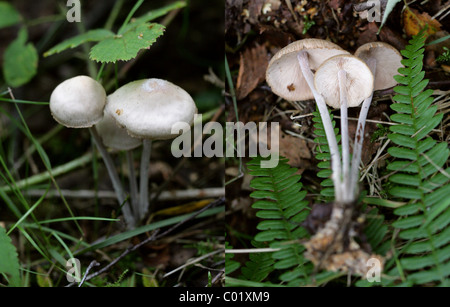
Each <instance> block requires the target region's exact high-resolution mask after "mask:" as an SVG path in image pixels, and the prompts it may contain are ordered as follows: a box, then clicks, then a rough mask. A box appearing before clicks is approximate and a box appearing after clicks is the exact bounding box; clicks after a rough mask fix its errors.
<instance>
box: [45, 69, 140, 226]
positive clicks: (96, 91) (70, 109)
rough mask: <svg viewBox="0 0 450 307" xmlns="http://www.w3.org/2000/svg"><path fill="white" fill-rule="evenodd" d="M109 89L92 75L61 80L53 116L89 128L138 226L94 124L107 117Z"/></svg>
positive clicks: (127, 213)
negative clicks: (105, 113) (106, 106)
mask: <svg viewBox="0 0 450 307" xmlns="http://www.w3.org/2000/svg"><path fill="white" fill-rule="evenodd" d="M105 103H106V92H105V90H104V89H103V87H102V85H101V84H100V83H99V82H97V81H96V80H94V79H92V78H90V77H88V76H77V77H73V78H71V79H68V80H65V81H64V82H62V83H60V84H59V85H58V86H57V87H56V88H55V89H54V90H53V92H52V94H51V96H50V111H51V114H52V116H53V118H54V119H55V120H56V121H57V122H58V123H60V124H61V125H64V126H66V127H68V128H89V131H90V133H91V135H92V139H93V140H94V143H95V145H96V146H97V148H98V150H99V152H100V154H101V156H102V158H103V161H104V162H105V166H106V169H107V171H108V174H109V177H110V179H111V182H112V184H113V188H114V190H115V192H116V197H117V200H118V202H119V204H120V205H123V204H125V205H124V206H123V208H124V209H123V213H124V217H125V219H126V222H127V226H128V227H129V228H133V227H134V223H135V221H134V219H133V216H132V215H131V211H130V208H129V206H127V203H126V201H125V193H124V191H123V188H122V184H121V183H120V179H119V175H118V174H117V171H116V169H115V167H114V163H113V161H112V159H111V156H110V155H109V153H108V151H107V150H106V148H105V146H104V145H103V143H102V140H101V138H100V136H99V135H98V133H97V130H96V129H95V128H93V125H95V124H96V123H98V122H100V120H101V119H102V118H103V109H104V107H105Z"/></svg>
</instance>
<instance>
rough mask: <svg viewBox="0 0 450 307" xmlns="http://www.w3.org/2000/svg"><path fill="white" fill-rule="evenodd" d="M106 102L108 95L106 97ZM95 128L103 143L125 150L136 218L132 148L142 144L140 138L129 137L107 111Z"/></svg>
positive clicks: (136, 192) (136, 205) (136, 193)
mask: <svg viewBox="0 0 450 307" xmlns="http://www.w3.org/2000/svg"><path fill="white" fill-rule="evenodd" d="M106 104H108V97H107V98H106ZM95 129H96V130H97V132H98V134H99V135H100V137H101V139H102V141H103V144H104V145H105V146H107V147H109V148H111V149H114V150H119V151H125V154H126V159H127V166H128V172H129V173H128V178H129V182H130V195H131V205H132V207H133V213H134V215H135V218H136V219H137V212H139V211H138V208H139V207H138V206H139V204H138V189H137V184H136V173H135V171H134V165H133V151H132V150H133V149H135V148H137V147H139V146H141V145H142V140H141V139H138V138H133V137H131V136H130V135H129V134H128V132H127V130H126V129H124V128H122V127H120V126H119V125H117V123H116V121H115V119H114V118H113V116H112V115H111V114H109V113H107V112H105V113H104V116H103V119H102V120H101V121H100V122H98V123H97V124H96V125H95Z"/></svg>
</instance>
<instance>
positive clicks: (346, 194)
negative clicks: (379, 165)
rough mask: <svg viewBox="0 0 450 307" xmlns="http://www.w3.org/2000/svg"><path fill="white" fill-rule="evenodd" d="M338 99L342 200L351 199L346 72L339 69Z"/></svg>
mask: <svg viewBox="0 0 450 307" xmlns="http://www.w3.org/2000/svg"><path fill="white" fill-rule="evenodd" d="M338 81H339V97H340V98H339V99H340V105H341V109H340V110H341V144H342V181H341V184H342V192H343V195H342V197H343V200H344V201H346V202H347V201H348V202H349V201H352V197H351V195H350V190H351V189H350V188H349V183H350V178H349V175H350V145H349V140H348V139H349V137H348V103H347V91H346V84H347V73H346V72H345V70H343V69H341V70H339V72H338Z"/></svg>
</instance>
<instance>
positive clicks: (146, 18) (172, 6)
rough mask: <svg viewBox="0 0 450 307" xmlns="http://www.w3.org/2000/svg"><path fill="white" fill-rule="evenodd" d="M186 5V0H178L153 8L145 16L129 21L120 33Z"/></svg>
mask: <svg viewBox="0 0 450 307" xmlns="http://www.w3.org/2000/svg"><path fill="white" fill-rule="evenodd" d="M185 6H186V2H185V1H176V2H174V3H171V4H168V5H166V6H164V7H161V8H158V9H156V10H152V11H150V12H148V13H147V14H145V15H143V16H140V17H138V18H136V19H134V20H133V19H132V22H131V23H129V24H128V25H126V26H125V27H124V28H123V30H122V31H121V32H120V33H119V34H122V33H124V32H126V31H128V30H130V28H132V27H134V26H136V25H138V24H144V23H146V22H149V21H152V20H154V19H156V18H158V17H161V16H164V15H166V14H167V13H169V12H170V11H172V10H176V9H181V8H183V7H185Z"/></svg>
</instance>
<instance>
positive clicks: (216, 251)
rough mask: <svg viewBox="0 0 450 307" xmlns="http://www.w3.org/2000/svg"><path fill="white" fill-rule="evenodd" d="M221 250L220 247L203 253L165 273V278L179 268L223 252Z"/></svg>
mask: <svg viewBox="0 0 450 307" xmlns="http://www.w3.org/2000/svg"><path fill="white" fill-rule="evenodd" d="M221 252H223V249H218V250H215V251H212V252H210V253H208V254H206V255H203V256H200V257H198V258H195V259H192V260H190V261H188V262H186V263H185V264H183V265H181V266H179V267H177V268H176V269H174V270H172V271H170V272H168V273H166V274H164V276H163V278H166V277H167V276H169V275H172V274H173V273H175V272H178V271H179V270H181V269H184V268H185V267H187V266H190V265H192V264H195V263H197V262H199V261H202V260H203V259H206V258H208V257H210V256H213V255H215V254H218V253H221Z"/></svg>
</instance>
